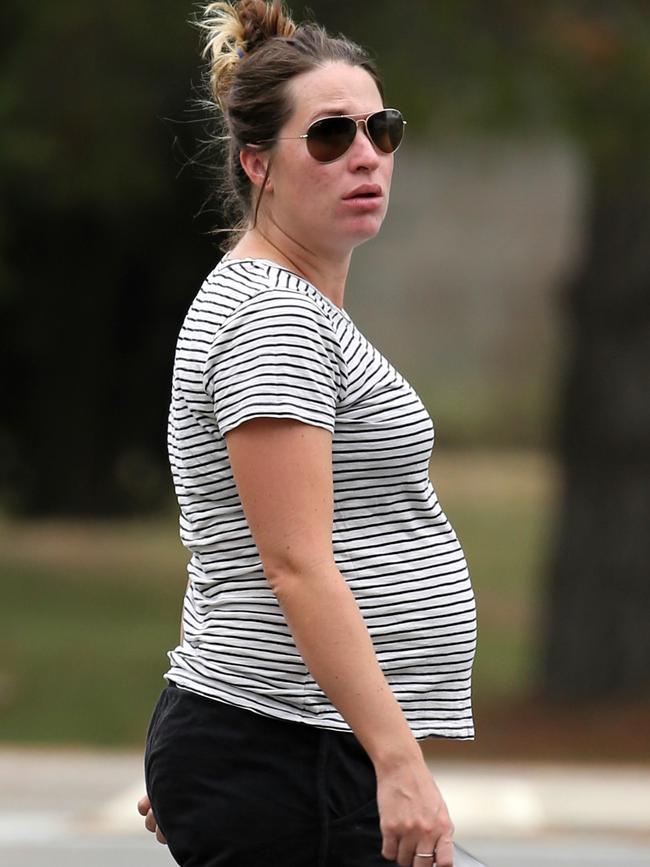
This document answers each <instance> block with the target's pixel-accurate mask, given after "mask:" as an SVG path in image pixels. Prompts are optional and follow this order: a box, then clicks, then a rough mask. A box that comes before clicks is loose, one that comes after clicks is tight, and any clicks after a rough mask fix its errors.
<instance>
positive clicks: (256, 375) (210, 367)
mask: <svg viewBox="0 0 650 867" xmlns="http://www.w3.org/2000/svg"><path fill="white" fill-rule="evenodd" d="M341 363H342V358H341V349H340V344H339V342H338V340H337V337H336V334H335V331H334V328H333V326H332V323H331V322H330V320H329V319H328V317H327V315H326V314H325V313H324V312H323V311H322V310H321V309H320V308H319V306H318V304H317V303H316V302H315V301H313V300H312V299H310V298H308V297H306V296H304V295H302V294H300V293H298V292H295V291H292V290H280V289H274V290H269V291H263V292H260V293H259V294H258V295H256V296H255V297H254V298H252V299H249V300H248V301H245V302H244V303H243V304H242V305H241V306H240V307H239V308H238V309H237V310H236V311H235V312H234V313H233V314H232V315H231V316H230V317H229V318H228V319H227V320H226V322H225V323H224V324H223V326H222V327H221V328H220V329H219V331H218V332H217V334H216V336H215V338H214V340H213V342H212V344H211V346H210V349H209V351H208V354H207V357H206V363H205V368H204V377H203V382H204V387H205V389H206V392H207V394H208V395H209V396H210V398H211V399H212V402H213V406H214V413H215V416H216V420H217V426H218V428H219V431H220V432H221V434H222V435H225V434H226V433H227V432H228V431H229V430H232V429H233V428H234V427H236V426H237V425H239V424H241V423H242V422H244V421H247V420H248V419H251V418H256V417H260V416H272V417H274V418H293V419H297V420H299V421H303V422H306V423H307V424H313V425H317V426H319V427H324V428H326V429H327V430H329V431H330V432H333V431H334V424H335V420H336V404H337V400H338V395H339V390H340V384H341Z"/></svg>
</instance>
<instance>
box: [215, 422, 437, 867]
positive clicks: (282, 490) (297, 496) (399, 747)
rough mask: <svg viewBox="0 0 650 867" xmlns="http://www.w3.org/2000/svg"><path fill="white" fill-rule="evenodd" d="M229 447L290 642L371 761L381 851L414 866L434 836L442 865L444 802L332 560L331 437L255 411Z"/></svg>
mask: <svg viewBox="0 0 650 867" xmlns="http://www.w3.org/2000/svg"><path fill="white" fill-rule="evenodd" d="M226 444H227V447H228V452H229V455H230V461H231V465H232V470H233V475H234V478H235V482H236V484H237V488H238V491H239V495H240V498H241V501H242V506H243V508H244V512H245V515H246V519H247V521H248V524H249V526H250V529H251V532H252V535H253V538H254V540H255V543H256V545H257V548H258V550H259V552H260V556H261V558H262V562H263V565H264V570H265V574H266V576H267V578H268V580H269V583H270V585H271V587H272V588H273V591H274V593H275V595H276V597H277V599H278V602H279V603H280V605H281V607H282V610H283V612H284V615H285V617H286V620H287V623H288V625H289V628H290V630H291V633H292V635H293V637H294V640H295V642H296V646H297V647H298V650H299V652H300V654H301V656H302V658H303V659H304V661H305V664H306V665H307V667H308V669H309V671H310V672H311V674H312V676H313V677H314V679H315V680H316V682H317V683H318V684H319V686H320V687H321V689H322V690H323V691H324V692H325V694H326V695H327V696H328V698H329V699H330V701H331V702H332V704H333V705H334V706H335V707H336V708H337V709H338V710H339V712H340V713H341V715H342V716H343V718H344V719H345V720H346V721H347V723H348V724H349V726H350V728H351V729H352V730H353V731H354V733H355V735H356V736H357V738H358V739H359V741H360V742H361V744H362V745H363V747H364V749H365V750H366V752H367V753H368V755H369V756H370V758H371V760H372V761H373V764H374V766H375V770H376V773H377V780H378V801H379V807H380V815H381V818H382V832H383V836H384V846H383V848H382V854H383V855H384V857H386V858H392V859H396V858H397V859H398V861H399V863H400V864H403V865H405V867H410V865H411V863H412V860H413V855H414V853H415V850H416V848H417V850H418V851H428V852H430V851H432V849H433V845H434V843H436V844H437V849H438V860H437V864H438V865H439V867H446V865H451V864H452V854H451V835H452V834H453V826H452V824H451V821H450V820H449V816H448V813H447V810H446V806H445V804H444V801H443V800H442V798H441V796H440V793H439V792H438V790H437V787H436V786H435V783H434V782H433V780H432V779H431V775H430V774H429V772H428V770H427V768H426V765H425V763H424V759H423V757H422V752H421V750H420V748H419V745H418V743H417V741H416V740H415V738H414V737H413V734H412V732H411V730H410V727H409V725H408V723H407V721H406V718H405V717H404V714H403V712H402V709H401V708H400V706H399V703H398V702H397V700H396V698H395V696H394V695H393V693H392V691H391V689H390V686H389V684H388V682H387V681H386V678H385V676H384V674H383V672H382V670H381V667H380V665H379V663H378V661H377V657H376V655H375V652H374V648H373V645H372V641H371V638H370V635H369V633H368V630H367V628H366V625H365V622H364V620H363V617H362V615H361V612H360V611H359V608H358V606H357V603H356V600H355V598H354V596H353V594H352V592H351V591H350V589H349V587H348V585H347V583H346V582H345V579H344V578H343V576H342V575H341V573H340V571H339V570H338V568H337V566H336V563H335V561H334V556H333V550H332V520H333V490H332V466H331V451H332V441H331V434H330V433H329V432H328V431H327V430H325V429H323V428H319V427H316V426H313V425H306V424H303V423H302V422H299V421H293V420H290V419H272V418H257V419H252V420H250V421H248V422H245V423H244V424H242V425H240V426H239V427H237V428H235V429H233V430H232V431H230V432H229V433H227V434H226ZM424 846H426V847H427V848H426V849H423V848H422V847H424ZM431 860H432V859H431ZM416 863H417V864H418V865H420V867H429V864H430V863H431V861H427V860H426V859H420V858H418V859H417V861H416Z"/></svg>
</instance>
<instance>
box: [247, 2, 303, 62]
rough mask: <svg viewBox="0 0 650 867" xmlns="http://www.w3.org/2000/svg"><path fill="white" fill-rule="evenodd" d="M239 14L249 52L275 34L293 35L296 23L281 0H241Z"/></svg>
mask: <svg viewBox="0 0 650 867" xmlns="http://www.w3.org/2000/svg"><path fill="white" fill-rule="evenodd" d="M236 8H237V15H238V17H239V20H240V21H241V23H242V26H243V29H244V39H243V43H244V45H243V47H244V50H245V51H246V53H247V54H252V52H253V51H255V49H256V48H259V46H260V45H263V44H264V43H265V42H267V41H268V40H269V39H272V38H273V37H274V36H284V37H287V36H291V35H292V34H293V33H294V32H295V30H296V25H295V24H294V23H293V21H292V20H291V18H290V17H289V15H288V13H287V12H285V10H284V9H283V8H282V3H281V2H280V0H273V2H272V3H266V2H265V0H240V2H239V3H237V7H236Z"/></svg>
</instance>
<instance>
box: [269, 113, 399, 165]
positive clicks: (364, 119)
mask: <svg viewBox="0 0 650 867" xmlns="http://www.w3.org/2000/svg"><path fill="white" fill-rule="evenodd" d="M386 111H396V112H397V113H398V114H399V116H400V117H401V119H402V138H401V139H400V141H399V144H398V145H397V147H396V148H395V149H394V150H392V151H384V150H382V149H381V148H380V147H378V146H377V144H376V143H375V142H374V141H373V138H372V136H371V135H370V132H369V131H368V121H369V119H370V118H371V117H373V116H374V115H376V114H383V113H384V112H386ZM341 118H347V119H348V120H351V121H353V122H354V123H355V124H356V131H355V133H354V136H353V137H352V138H351V139H350V144H349V145H348V146H347V147H346V149H345V150H344V151H343V153H340V154H339V155H338V156H336V157H334V158H333V159H331V160H319V159H318V158H317V157H315V156H314V155H313V153H312V152H311V151H310V150H309V132H310V130H311V128H312V127H313V126H315V125H316V124H317V123H322V122H323V121H324V120H340V119H341ZM406 123H407V122H406V121H405V120H404V117H403V116H402V112H401V111H400V110H399V109H398V108H380V109H378V110H377V111H371V112H369V113H368V114H367V115H365V116H364V115H360V114H328V115H325V117H317V118H316V120H313V121H312V122H311V123H310V124H309V126H308V127H307V132H305V133H303V134H302V135H284V136H278V137H277V138H275V139H262V141H258V142H254V143H253V146H255V145H261V144H265V143H266V142H270V141H294V140H297V139H304V140H305V141H306V142H307V150H308V151H309V155H310V156H311V157H312V159H315V160H316V161H317V162H319V163H321V165H328V164H329V163H334V162H336V161H337V160H340V159H341V157H343V156H345V154H346V153H347V152H348V151H349V150H350V148H351V147H352V145H353V144H354V140H355V139H356V137H357V132H358V131H359V124H363V127H364V131H365V133H366V136H367V138H368V139H369V140H370V141H371V142H372V146H373V147H374V148H376V150H377V151H378V152H379V153H380V154H383V155H384V156H389V155H390V154H394V153H395V151H397V150H398V149H399V148H400V146H401V144H402V142H403V141H404V127H405V126H406Z"/></svg>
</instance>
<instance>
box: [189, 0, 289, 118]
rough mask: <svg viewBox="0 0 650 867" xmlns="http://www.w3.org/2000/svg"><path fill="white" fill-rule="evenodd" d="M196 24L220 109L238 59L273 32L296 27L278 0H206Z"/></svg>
mask: <svg viewBox="0 0 650 867" xmlns="http://www.w3.org/2000/svg"><path fill="white" fill-rule="evenodd" d="M198 25H199V27H200V28H201V30H203V31H204V34H205V47H204V49H203V55H204V57H207V58H208V60H209V62H210V88H211V90H212V96H213V98H214V100H215V102H217V103H218V104H219V105H220V106H221V108H222V109H223V108H224V103H225V96H226V94H227V91H228V89H229V87H230V84H231V81H232V77H233V75H234V73H235V69H236V68H237V64H238V63H239V62H240V60H241V59H242V58H243V57H245V56H247V55H250V54H252V53H253V52H254V51H255V50H256V49H257V48H259V47H260V46H261V45H263V44H264V43H265V42H267V41H268V40H269V39H272V38H273V37H274V36H283V37H287V36H291V35H292V34H293V33H294V32H295V30H296V25H295V24H294V23H293V21H292V20H291V17H290V16H289V14H288V13H287V12H285V10H284V9H283V7H282V2H281V0H272V2H266V0H237V2H235V3H229V2H218V3H208V4H207V5H206V6H204V8H203V14H202V16H201V18H200V20H199V21H198Z"/></svg>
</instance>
